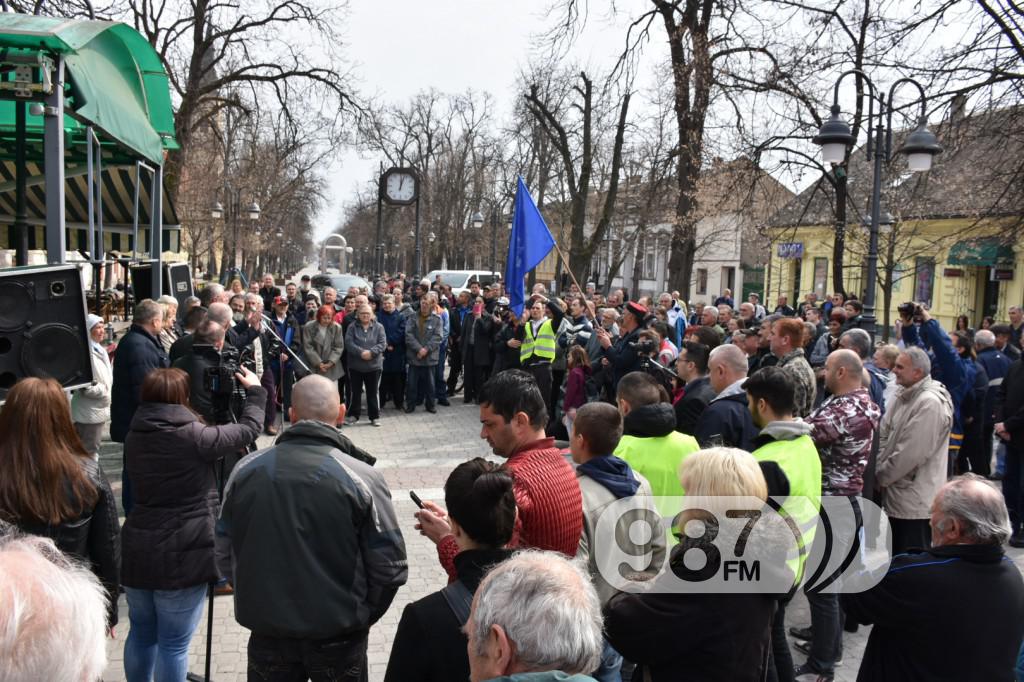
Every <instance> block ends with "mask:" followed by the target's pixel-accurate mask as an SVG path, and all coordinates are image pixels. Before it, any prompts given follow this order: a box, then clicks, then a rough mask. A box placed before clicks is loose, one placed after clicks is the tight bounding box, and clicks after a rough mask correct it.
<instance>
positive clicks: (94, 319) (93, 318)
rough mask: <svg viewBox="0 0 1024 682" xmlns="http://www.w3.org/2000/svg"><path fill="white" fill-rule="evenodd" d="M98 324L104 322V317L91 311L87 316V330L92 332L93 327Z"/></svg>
mask: <svg viewBox="0 0 1024 682" xmlns="http://www.w3.org/2000/svg"><path fill="white" fill-rule="evenodd" d="M98 324H103V318H102V317H100V316H99V315H93V314H92V313H89V314H88V315H86V316H85V328H86V330H88V331H90V332H91V331H92V328H93V327H95V326H96V325H98Z"/></svg>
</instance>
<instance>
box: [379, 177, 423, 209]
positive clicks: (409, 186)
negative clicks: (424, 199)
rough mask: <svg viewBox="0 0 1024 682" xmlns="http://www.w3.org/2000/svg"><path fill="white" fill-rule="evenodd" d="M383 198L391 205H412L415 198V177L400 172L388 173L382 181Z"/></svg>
mask: <svg viewBox="0 0 1024 682" xmlns="http://www.w3.org/2000/svg"><path fill="white" fill-rule="evenodd" d="M384 196H385V197H386V198H387V200H388V201H390V202H392V203H397V204H409V203H412V201H413V200H414V199H415V198H416V176H414V175H413V174H412V173H407V172H401V171H400V172H395V173H389V174H388V176H387V179H386V180H385V181H384Z"/></svg>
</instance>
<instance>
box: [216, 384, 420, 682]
mask: <svg viewBox="0 0 1024 682" xmlns="http://www.w3.org/2000/svg"><path fill="white" fill-rule="evenodd" d="M344 417H345V408H344V406H343V405H342V404H341V401H340V399H339V396H338V387H337V384H336V383H335V382H333V381H331V380H329V379H326V378H324V377H321V376H318V375H311V376H308V377H306V378H304V379H302V380H301V381H299V382H298V383H296V384H295V388H294V390H293V391H292V406H291V421H292V424H294V426H292V427H291V428H290V429H288V430H287V431H286V432H285V433H284V434H282V435H281V436H280V437H279V438H278V439H277V442H276V444H275V445H274V446H273V447H271V448H269V449H267V450H263V451H260V452H255V453H253V454H251V455H249V456H248V457H246V458H245V459H243V460H242V461H241V462H239V463H238V466H236V467H235V471H234V473H232V475H231V478H230V479H229V480H228V484H227V487H226V488H225V490H224V503H223V508H222V511H221V517H220V523H219V524H218V532H219V533H221V534H223V535H227V536H228V537H230V538H231V546H232V550H233V559H232V562H233V567H232V568H233V573H234V581H233V584H234V587H235V597H234V598H235V618H236V620H237V621H238V622H239V624H241V625H242V626H244V627H246V628H248V629H249V630H251V631H252V634H251V635H250V638H249V674H250V675H253V674H256V675H257V676H259V675H263V676H267V677H268V679H269V678H270V677H269V676H270V673H271V672H272V671H273V679H285V678H286V677H287V679H306V677H305V676H308V675H310V674H311V673H312V672H313V670H314V669H316V670H317V671H318V674H319V676H320V677H317V678H316V679H328V678H329V679H338V680H359V679H362V680H365V679H366V677H367V674H366V668H367V655H366V651H367V637H368V634H369V630H370V626H371V625H373V624H374V623H376V622H377V621H378V620H380V618H381V616H383V615H384V613H385V612H386V611H387V609H388V607H389V606H390V605H391V601H392V600H393V599H394V597H395V593H396V592H397V591H398V588H399V587H400V586H401V585H404V584H405V581H406V579H407V577H408V566H407V563H406V554H405V542H404V541H403V539H402V533H401V531H400V530H399V527H398V519H397V518H396V516H395V510H394V507H393V506H392V504H391V494H390V491H389V490H388V487H387V484H386V483H385V482H384V477H383V476H381V475H380V473H379V472H377V471H376V470H374V469H373V468H372V464H373V462H374V459H373V458H372V457H371V456H369V455H368V454H367V453H365V452H363V451H362V450H360V449H359V448H357V447H355V446H354V445H353V444H352V442H351V441H349V440H348V438H346V437H345V436H343V435H342V434H341V432H340V431H338V430H337V429H335V428H334V424H336V423H338V422H341V421H342V420H344ZM353 673H354V674H353ZM332 675H333V676H332Z"/></svg>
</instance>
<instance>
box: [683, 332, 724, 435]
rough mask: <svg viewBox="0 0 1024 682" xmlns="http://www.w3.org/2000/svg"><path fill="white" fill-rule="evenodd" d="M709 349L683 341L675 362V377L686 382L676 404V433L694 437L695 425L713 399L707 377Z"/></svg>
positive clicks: (712, 390)
mask: <svg viewBox="0 0 1024 682" xmlns="http://www.w3.org/2000/svg"><path fill="white" fill-rule="evenodd" d="M708 354H709V351H708V347H707V346H705V345H704V344H701V343H694V342H693V341H684V342H683V346H682V348H680V349H679V357H678V358H676V374H678V375H679V378H680V379H682V380H683V381H685V382H686V385H685V386H683V395H682V397H681V398H679V400H678V401H676V404H675V411H676V431H680V432H682V433H685V434H689V435H691V436H692V435H693V434H694V433H695V432H696V431H697V422H698V421H700V416H701V415H702V414H703V413H704V410H705V409H707V406H708V403H710V402H711V400H712V399H713V398H714V397H715V389H713V388H712V387H711V378H710V377H709V376H708Z"/></svg>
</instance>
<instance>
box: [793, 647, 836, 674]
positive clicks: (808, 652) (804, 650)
mask: <svg viewBox="0 0 1024 682" xmlns="http://www.w3.org/2000/svg"><path fill="white" fill-rule="evenodd" d="M793 648H794V649H796V650H797V651H799V652H800V653H802V654H804V655H806V656H810V655H811V643H810V642H797V643H796V644H794V645H793ZM805 666H806V667H807V668H808V669H809V670H810V669H812V668H811V665H810V663H809V662H808V663H804V665H802V666H800V667H801V668H803V667H805ZM832 667H833V668H841V667H843V659H842V658H840V659H839V660H838V661H836V662H835V663H833V664H832ZM828 679H832V678H831V677H829V678H828Z"/></svg>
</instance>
